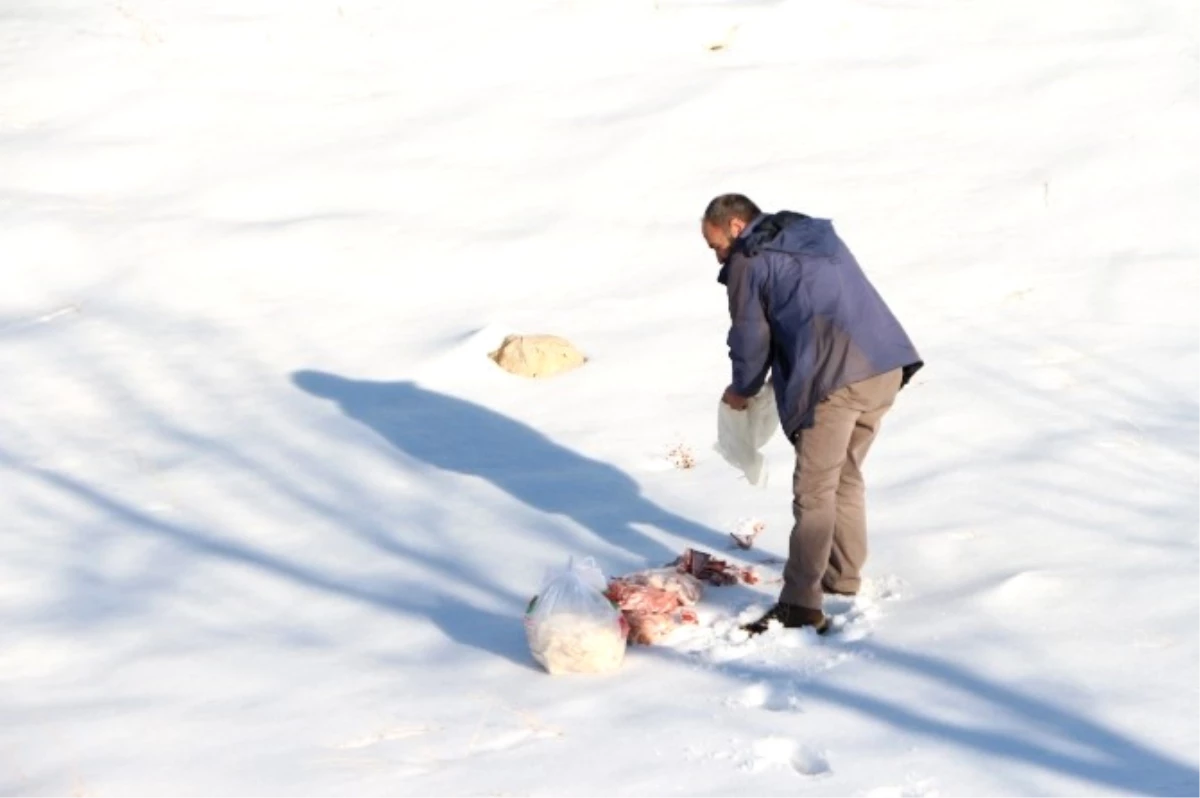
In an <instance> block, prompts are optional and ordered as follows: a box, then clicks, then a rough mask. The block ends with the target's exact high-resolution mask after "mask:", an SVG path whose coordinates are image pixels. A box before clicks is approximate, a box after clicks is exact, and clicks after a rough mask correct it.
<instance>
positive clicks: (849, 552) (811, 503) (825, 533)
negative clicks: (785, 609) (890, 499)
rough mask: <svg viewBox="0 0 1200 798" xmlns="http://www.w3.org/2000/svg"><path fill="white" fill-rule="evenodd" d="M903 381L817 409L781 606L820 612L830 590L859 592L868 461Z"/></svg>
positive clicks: (893, 376) (848, 392)
mask: <svg viewBox="0 0 1200 798" xmlns="http://www.w3.org/2000/svg"><path fill="white" fill-rule="evenodd" d="M901 379H902V371H901V370H900V369H896V370H894V371H889V372H887V373H886V374H880V375H879V376H877V377H871V378H869V379H866V380H863V381H862V382H856V383H853V384H851V385H847V386H845V387H843V388H839V389H838V390H836V391H834V392H833V393H831V394H830V395H829V396H828V397H827V398H826V399H825V401H823V402H821V403H820V404H819V405H817V410H816V415H815V419H814V423H813V427H812V428H811V429H806V430H802V431H801V432H800V434H799V435H798V436H797V437H796V474H795V480H794V486H793V487H794V491H795V498H794V501H793V502H792V510H793V514H794V516H795V519H796V524H795V526H794V527H792V538H791V542H790V545H789V551H788V561H787V566H786V567H785V568H784V572H783V591H782V593H781V594H780V597H779V598H780V601H783V602H786V603H788V604H798V605H799V606H801V607H808V608H810V609H820V608H821V595H822V588H824V589H826V590H830V591H836V592H840V593H856V592H858V588H859V585H860V584H861V582H862V577H861V575H860V572H861V570H862V566H863V563H864V562H865V561H866V559H867V508H866V485H865V483H864V482H863V474H862V465H863V460H865V459H866V456H867V452H868V450H869V449H870V448H871V443H872V442H873V441H874V440H875V435H876V433H877V432H878V431H879V425H880V422H881V421H882V419H883V416H884V414H885V413H887V411H888V409H889V408H890V407H891V406H892V403H893V402H894V401H895V400H896V394H897V393H899V391H900V383H901Z"/></svg>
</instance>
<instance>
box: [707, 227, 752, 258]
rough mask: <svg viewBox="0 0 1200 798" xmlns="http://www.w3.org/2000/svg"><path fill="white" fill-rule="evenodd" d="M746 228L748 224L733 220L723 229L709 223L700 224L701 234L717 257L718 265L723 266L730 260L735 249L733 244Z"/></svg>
mask: <svg viewBox="0 0 1200 798" xmlns="http://www.w3.org/2000/svg"><path fill="white" fill-rule="evenodd" d="M745 227H746V223H745V222H743V221H742V220H741V219H732V220H730V222H729V224H728V225H725V226H724V227H721V226H719V225H715V224H709V223H708V222H701V223H700V232H702V233H703V234H704V241H705V243H707V244H708V248H709V249H711V250H712V251H713V254H714V255H716V256H717V263H720V264H721V265H722V266H724V265H725V261H727V260H729V253H730V251H732V249H733V242H734V240H735V239H737V237H738V236H739V235H741V232H742V230H744V229H745Z"/></svg>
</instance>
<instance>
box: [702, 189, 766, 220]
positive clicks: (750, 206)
mask: <svg viewBox="0 0 1200 798" xmlns="http://www.w3.org/2000/svg"><path fill="white" fill-rule="evenodd" d="M761 213H762V211H760V210H759V209H758V206H757V205H755V204H754V203H753V202H751V201H750V198H749V197H747V196H746V195H745V194H722V195H721V196H719V197H714V198H713V200H712V202H710V203H708V207H707V208H705V209H704V221H705V222H707V223H708V224H711V225H713V226H714V227H724V226H725V225H727V224H729V222H730V220H731V219H740V220H742V221H743V222H745V223H746V224H749V223H750V222H752V221H754V220H755V219H756V218H757V217H758V215H759V214H761Z"/></svg>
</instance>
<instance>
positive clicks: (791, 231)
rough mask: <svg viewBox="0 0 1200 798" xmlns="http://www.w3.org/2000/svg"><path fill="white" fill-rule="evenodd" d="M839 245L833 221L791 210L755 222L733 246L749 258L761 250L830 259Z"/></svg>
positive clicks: (760, 218)
mask: <svg viewBox="0 0 1200 798" xmlns="http://www.w3.org/2000/svg"><path fill="white" fill-rule="evenodd" d="M837 245H838V238H837V235H836V234H835V233H834V229H833V222H831V221H830V220H829V219H815V218H813V217H811V216H805V215H804V214H802V213H794V212H792V211H780V212H779V213H775V214H770V215H766V216H761V217H759V218H758V219H755V220H754V223H753V224H752V225H751V226H750V227H747V228H746V232H744V233H743V234H742V236H741V237H739V238H738V240H737V242H736V243H735V244H734V246H735V247H736V248H737V249H740V250H741V251H742V252H744V253H745V254H746V255H748V256H754V255H756V254H758V253H759V252H760V251H762V250H774V251H777V252H788V253H792V254H795V255H818V256H822V255H823V256H829V255H832V254H833V253H834V252H835V251H836V250H837Z"/></svg>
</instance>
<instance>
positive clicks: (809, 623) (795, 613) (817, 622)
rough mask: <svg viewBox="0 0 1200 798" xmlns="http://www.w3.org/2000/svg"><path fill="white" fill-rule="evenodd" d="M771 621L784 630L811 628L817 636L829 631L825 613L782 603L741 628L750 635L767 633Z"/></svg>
mask: <svg viewBox="0 0 1200 798" xmlns="http://www.w3.org/2000/svg"><path fill="white" fill-rule="evenodd" d="M771 621H779V623H781V624H782V625H783V627H784V628H785V629H803V628H804V627H811V628H813V629H815V630H816V631H817V634H819V635H823V634H825V633H826V632H828V631H829V619H828V618H826V617H825V613H823V612H821V611H820V610H810V609H809V608H808V607H801V606H799V605H797V604H785V603H784V602H782V601H781V602H779V603H778V604H776V605H775V606H774V607H772V608H771V609H769V610H767V614H766V615H764V616H763V617H761V618H759V619H758V620H757V621H754V622H753V623H748V624H746V625H745V626H743V627H742V628H743V629H745V630H746V631H747V632H748V633H750V634H751V635H760V634H762V633H763V632H765V631H767V627H768V626H769V625H770V623H771Z"/></svg>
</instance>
